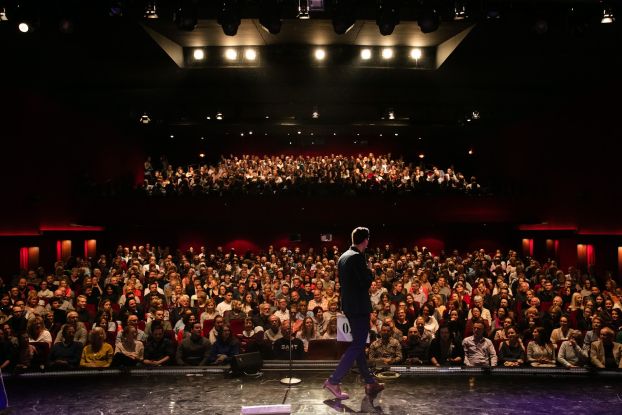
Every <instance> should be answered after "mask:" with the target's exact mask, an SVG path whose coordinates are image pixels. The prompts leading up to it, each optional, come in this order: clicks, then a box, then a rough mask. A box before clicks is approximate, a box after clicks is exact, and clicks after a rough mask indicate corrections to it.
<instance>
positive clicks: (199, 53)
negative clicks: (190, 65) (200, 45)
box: [192, 49, 205, 61]
mask: <svg viewBox="0 0 622 415" xmlns="http://www.w3.org/2000/svg"><path fill="white" fill-rule="evenodd" d="M192 56H193V57H194V60H195V61H202V60H203V59H205V52H203V49H195V50H194V52H193V53H192Z"/></svg>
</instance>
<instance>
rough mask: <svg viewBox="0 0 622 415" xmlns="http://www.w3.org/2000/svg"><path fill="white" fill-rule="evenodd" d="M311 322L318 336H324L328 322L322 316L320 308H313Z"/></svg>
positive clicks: (322, 310)
mask: <svg viewBox="0 0 622 415" xmlns="http://www.w3.org/2000/svg"><path fill="white" fill-rule="evenodd" d="M313 320H314V321H315V325H316V327H317V331H318V334H319V335H320V336H322V335H324V333H325V332H326V329H327V328H328V322H329V320H328V319H327V318H326V317H325V316H324V309H322V307H320V306H317V307H314V308H313Z"/></svg>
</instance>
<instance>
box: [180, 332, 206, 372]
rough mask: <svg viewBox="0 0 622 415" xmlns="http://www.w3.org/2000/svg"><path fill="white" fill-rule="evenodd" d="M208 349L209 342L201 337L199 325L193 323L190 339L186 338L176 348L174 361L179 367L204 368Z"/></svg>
mask: <svg viewBox="0 0 622 415" xmlns="http://www.w3.org/2000/svg"><path fill="white" fill-rule="evenodd" d="M210 348H211V345H210V342H209V340H207V339H206V338H205V337H203V336H201V323H194V325H193V326H192V334H191V335H190V337H186V338H185V339H184V340H183V341H182V342H181V344H180V345H179V347H178V348H177V356H176V358H175V360H176V362H177V364H178V365H179V366H205V365H207V362H208V358H209V353H210Z"/></svg>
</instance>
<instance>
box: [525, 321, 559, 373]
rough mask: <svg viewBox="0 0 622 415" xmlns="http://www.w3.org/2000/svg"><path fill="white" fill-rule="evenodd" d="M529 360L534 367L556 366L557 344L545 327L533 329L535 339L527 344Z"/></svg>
mask: <svg viewBox="0 0 622 415" xmlns="http://www.w3.org/2000/svg"><path fill="white" fill-rule="evenodd" d="M527 362H529V364H530V365H531V366H533V367H555V346H553V343H551V342H550V340H549V339H548V338H547V337H546V330H545V329H544V328H543V327H536V328H535V329H534V330H533V341H531V342H529V344H528V345H527Z"/></svg>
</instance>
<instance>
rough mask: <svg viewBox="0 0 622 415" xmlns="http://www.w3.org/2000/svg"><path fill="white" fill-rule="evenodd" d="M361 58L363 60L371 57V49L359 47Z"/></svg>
mask: <svg viewBox="0 0 622 415" xmlns="http://www.w3.org/2000/svg"><path fill="white" fill-rule="evenodd" d="M361 59H363V60H364V61H368V60H370V59H371V49H368V48H365V49H361Z"/></svg>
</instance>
